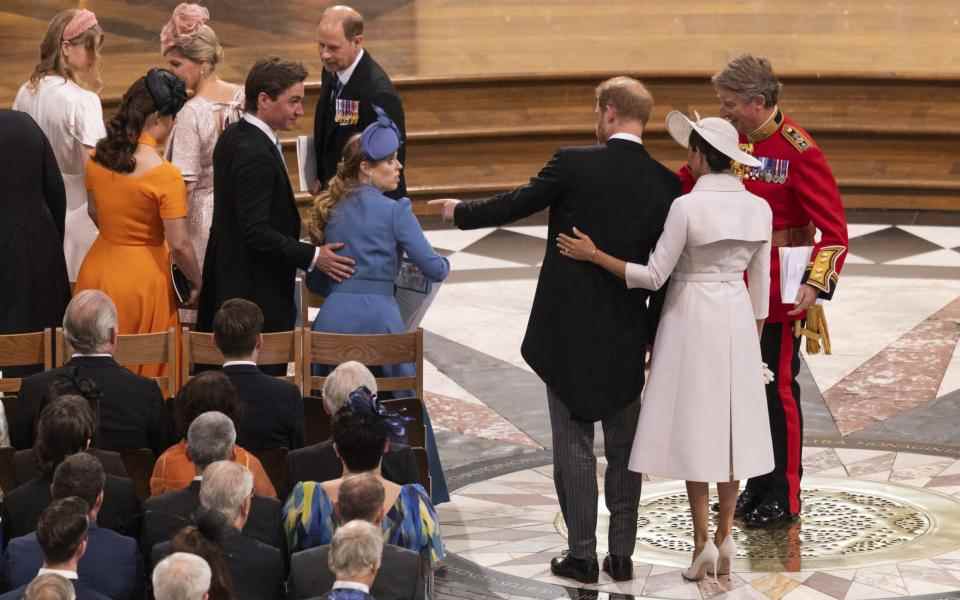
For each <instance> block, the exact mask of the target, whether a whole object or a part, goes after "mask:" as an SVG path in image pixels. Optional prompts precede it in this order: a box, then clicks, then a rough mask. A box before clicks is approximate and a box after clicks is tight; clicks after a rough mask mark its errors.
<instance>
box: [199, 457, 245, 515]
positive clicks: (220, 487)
mask: <svg viewBox="0 0 960 600" xmlns="http://www.w3.org/2000/svg"><path fill="white" fill-rule="evenodd" d="M252 493H253V473H251V472H250V469H248V468H246V467H245V466H243V465H239V464H237V463H235V462H233V461H231V460H218V461H217V462H215V463H212V464H211V465H210V466H208V467H207V468H206V469H204V470H203V483H201V484H200V504H201V505H202V506H203V507H204V508H206V509H208V510H213V511H216V512H219V513H220V514H222V515H223V516H224V517H226V518H227V521H229V522H230V523H233V521H234V520H236V518H237V516H238V515H239V514H240V508H241V507H242V506H243V503H244V501H245V500H246V499H247V498H249V497H250V494H252Z"/></svg>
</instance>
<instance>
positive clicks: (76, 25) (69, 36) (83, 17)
mask: <svg viewBox="0 0 960 600" xmlns="http://www.w3.org/2000/svg"><path fill="white" fill-rule="evenodd" d="M95 25H97V15H95V14H93V12H92V11H89V10H87V9H85V8H82V9H80V10H78V11H77V14H75V15H73V18H72V19H70V22H69V23H67V26H66V27H64V28H63V41H65V42H69V41H70V40H73V39H76V38H78V37H80V36H81V35H83V32H84V31H86V30H88V29H90V28H91V27H93V26H95Z"/></svg>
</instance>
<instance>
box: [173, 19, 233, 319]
mask: <svg viewBox="0 0 960 600" xmlns="http://www.w3.org/2000/svg"><path fill="white" fill-rule="evenodd" d="M209 19H210V12H209V11H208V10H207V8H206V7H203V6H200V5H199V4H188V3H182V4H180V5H179V6H177V7H176V8H175V9H174V11H173V15H172V16H171V17H170V21H169V22H168V23H167V24H166V25H165V26H164V28H163V31H161V32H160V51H161V53H162V54H163V57H164V58H165V59H166V61H167V64H168V66H169V68H170V70H171V71H173V72H174V73H175V74H176V75H177V77H179V78H180V79H183V81H184V82H185V83H186V84H187V92H188V94H190V95H191V98H190V100H189V101H188V102H187V104H186V105H185V106H184V107H183V109H182V110H181V111H180V113H179V114H178V115H177V122H176V125H174V128H173V132H172V133H171V134H170V141H169V142H167V149H166V158H167V160H169V161H170V162H172V163H173V164H174V165H175V166H176V167H178V168H179V169H180V172H181V173H183V179H184V181H185V182H186V184H187V228H188V232H189V235H190V240H191V241H192V243H193V249H194V252H195V253H196V255H197V260H198V261H199V262H200V269H201V270H202V269H203V259H204V256H205V254H206V250H207V240H208V239H209V238H210V224H211V222H212V221H213V148H214V146H216V145H217V140H218V139H219V138H220V134H221V133H222V132H223V130H224V128H225V127H226V126H227V125H229V124H230V123H234V122H236V121H238V120H239V119H240V115H241V109H242V107H243V98H244V96H243V87H242V86H239V85H236V84H233V83H229V82H227V81H223V80H222V79H220V77H218V76H217V73H216V68H217V64H219V63H220V62H221V61H222V60H223V47H222V46H221V45H220V41H219V40H218V38H217V34H216V33H215V32H214V31H213V29H212V28H211V27H210V26H209V25H207V24H206V23H207V21H208V20H209ZM180 319H181V321H183V322H188V323H193V322H195V321H196V311H195V310H181V311H180Z"/></svg>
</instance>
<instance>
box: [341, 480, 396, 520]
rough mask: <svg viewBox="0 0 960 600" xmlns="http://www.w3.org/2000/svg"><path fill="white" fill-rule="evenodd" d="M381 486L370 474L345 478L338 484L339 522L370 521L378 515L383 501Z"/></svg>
mask: <svg viewBox="0 0 960 600" xmlns="http://www.w3.org/2000/svg"><path fill="white" fill-rule="evenodd" d="M384 494H385V492H384V489H383V484H382V483H380V480H378V479H377V478H376V477H374V476H373V475H370V474H363V475H354V476H352V477H347V478H346V479H344V480H343V483H341V484H340V492H339V494H338V496H337V512H338V513H339V515H340V521H341V522H342V523H347V522H349V521H353V520H354V519H360V520H362V521H370V522H371V523H372V522H373V521H375V520H376V519H377V517H378V516H379V515H380V509H382V508H383V499H384Z"/></svg>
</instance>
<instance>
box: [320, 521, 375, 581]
mask: <svg viewBox="0 0 960 600" xmlns="http://www.w3.org/2000/svg"><path fill="white" fill-rule="evenodd" d="M382 553H383V531H382V530H381V529H380V528H379V527H377V526H376V525H374V524H372V523H369V522H367V521H360V520H354V521H350V522H349V523H347V524H345V525H342V526H341V527H340V528H339V529H337V531H336V533H334V534H333V541H332V542H331V543H330V554H329V555H327V566H328V567H330V570H331V571H333V573H334V574H335V575H336V576H337V577H338V578H339V577H356V576H359V575H366V574H368V573H371V572H376V571H377V569H379V568H380V555H381V554H382Z"/></svg>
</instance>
